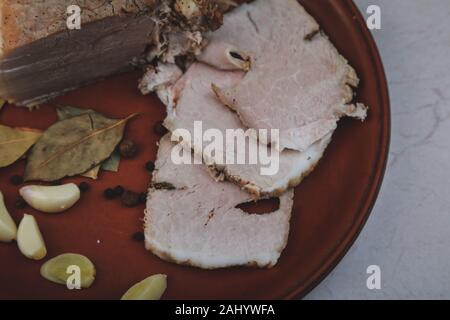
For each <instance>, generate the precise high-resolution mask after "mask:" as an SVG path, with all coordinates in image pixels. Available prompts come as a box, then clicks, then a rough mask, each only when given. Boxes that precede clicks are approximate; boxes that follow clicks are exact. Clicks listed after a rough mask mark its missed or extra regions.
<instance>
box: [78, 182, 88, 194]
mask: <svg viewBox="0 0 450 320" xmlns="http://www.w3.org/2000/svg"><path fill="white" fill-rule="evenodd" d="M78 188H80V191H81V192H86V191H88V190H89V183H87V182H81V183H80V184H79V185H78Z"/></svg>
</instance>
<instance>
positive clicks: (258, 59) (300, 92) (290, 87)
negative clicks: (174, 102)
mask: <svg viewBox="0 0 450 320" xmlns="http://www.w3.org/2000/svg"><path fill="white" fill-rule="evenodd" d="M319 30H320V26H319V25H318V24H317V22H316V21H315V20H314V19H313V18H312V17H311V16H310V15H309V14H308V13H307V12H306V11H305V10H304V9H303V7H302V6H301V5H300V4H299V3H298V2H297V1H296V0H256V1H253V2H251V3H249V4H243V5H241V6H240V7H238V8H237V9H235V10H233V11H231V12H230V13H228V14H226V15H225V18H224V24H223V25H222V27H221V28H219V29H218V30H217V31H215V32H210V33H209V34H208V35H207V36H206V37H207V39H208V40H209V45H208V48H207V50H205V51H204V52H203V53H202V54H201V55H199V56H198V59H199V60H200V61H203V62H205V63H208V64H210V65H214V66H216V67H217V68H220V69H223V68H226V67H227V63H226V61H227V57H228V56H229V50H228V49H227V48H239V50H240V51H241V52H244V53H247V54H248V55H249V56H250V58H251V68H250V70H249V72H248V73H246V74H245V76H244V77H243V79H242V80H241V81H239V82H237V83H235V84H233V85H226V84H225V85H223V84H222V85H221V84H216V88H215V91H216V94H217V95H218V97H219V98H220V100H221V101H222V102H223V103H224V104H225V105H227V106H229V107H230V108H232V109H233V110H235V111H236V112H237V113H238V114H239V116H240V119H241V120H242V122H243V123H244V125H245V126H247V127H249V128H256V129H279V130H280V143H279V146H277V147H278V148H279V149H280V150H282V149H284V148H289V149H294V150H299V151H305V150H307V148H308V147H309V146H310V145H312V144H313V143H315V142H316V141H318V140H320V139H321V138H323V137H324V136H326V135H327V134H329V133H330V132H332V131H333V130H334V129H335V128H336V123H337V121H338V120H339V118H340V117H342V116H351V117H356V118H359V119H361V120H363V119H364V118H365V116H366V107H365V106H364V105H362V104H354V103H352V99H353V92H352V87H355V88H356V87H357V86H358V82H359V80H358V77H357V75H356V72H355V70H354V69H353V68H352V67H351V66H350V65H349V64H348V63H347V61H346V59H345V58H344V57H342V56H341V55H340V54H339V52H338V51H337V49H336V48H335V47H334V46H333V44H332V43H331V42H330V41H329V40H328V38H327V37H326V36H325V35H324V33H323V32H322V31H319ZM262 142H263V143H269V142H270V140H265V141H264V140H262Z"/></svg>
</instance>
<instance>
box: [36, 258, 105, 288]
mask: <svg viewBox="0 0 450 320" xmlns="http://www.w3.org/2000/svg"><path fill="white" fill-rule="evenodd" d="M73 267H78V268H79V276H80V287H81V288H89V287H90V286H91V285H92V283H93V282H94V280H95V273H96V271H95V266H94V264H93V263H92V262H91V260H89V259H88V258H87V257H85V256H83V255H81V254H75V253H64V254H61V255H59V256H56V257H54V258H52V259H50V260H48V261H47V262H46V263H44V264H43V265H42V267H41V276H42V277H44V278H45V279H47V280H49V281H52V282H55V283H59V284H64V285H67V279H68V278H69V277H70V276H71V275H72V274H73V271H72V268H73ZM75 272H76V271H75Z"/></svg>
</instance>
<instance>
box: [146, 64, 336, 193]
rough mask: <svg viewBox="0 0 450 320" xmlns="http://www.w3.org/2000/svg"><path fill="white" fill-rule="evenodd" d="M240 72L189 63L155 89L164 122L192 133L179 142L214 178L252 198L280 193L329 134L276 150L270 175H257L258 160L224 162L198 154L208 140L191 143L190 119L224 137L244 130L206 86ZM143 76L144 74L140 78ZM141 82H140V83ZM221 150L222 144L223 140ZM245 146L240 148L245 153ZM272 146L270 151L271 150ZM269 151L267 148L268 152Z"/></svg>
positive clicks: (228, 81)
mask: <svg viewBox="0 0 450 320" xmlns="http://www.w3.org/2000/svg"><path fill="white" fill-rule="evenodd" d="M243 75H244V73H243V72H240V71H222V70H218V69H216V68H213V67H210V66H207V65H205V64H203V63H198V62H197V63H194V64H193V65H191V66H190V67H189V69H188V70H187V71H186V73H185V74H184V75H183V76H182V77H181V78H180V79H179V80H178V81H177V82H176V83H175V85H173V86H169V87H166V88H164V89H163V90H158V95H159V96H160V98H161V100H162V101H163V102H164V103H165V104H166V106H167V118H166V119H165V121H164V124H165V126H166V127H167V128H168V129H169V130H171V131H172V132H173V133H174V136H175V137H174V139H175V140H177V139H178V138H182V136H181V135H178V134H177V129H185V130H188V131H189V132H190V133H191V138H192V139H191V140H184V141H183V142H182V143H183V145H184V146H185V147H186V148H192V149H194V151H195V152H196V154H197V155H199V156H203V160H204V161H205V162H206V163H208V164H210V165H211V169H212V173H213V175H214V176H215V177H216V178H217V179H218V180H220V179H222V178H226V179H228V180H231V181H233V182H235V183H237V184H239V185H240V186H241V187H242V188H244V189H246V190H247V191H248V192H250V193H252V194H253V195H254V196H255V197H261V196H269V195H279V194H281V193H283V192H284V191H285V190H286V189H288V188H289V187H293V186H296V185H298V184H299V183H300V181H301V180H302V178H303V177H305V176H306V175H307V174H308V173H310V172H311V171H312V170H313V168H314V167H315V165H316V164H317V163H318V161H319V160H320V158H321V157H322V155H323V153H324V151H325V149H326V147H327V145H328V143H329V141H330V139H331V133H329V134H327V135H326V136H325V137H323V138H322V139H320V140H319V141H318V142H316V143H314V144H313V145H312V146H310V147H309V148H307V150H305V151H304V152H299V151H295V150H284V151H283V152H281V153H280V155H279V170H278V172H277V173H275V174H273V175H262V174H261V168H262V167H266V165H264V164H263V163H261V162H258V163H257V164H248V163H246V164H223V163H217V162H216V161H215V159H214V158H211V157H209V156H208V154H206V153H203V147H204V146H206V145H207V144H208V143H207V142H204V143H203V144H200V145H199V144H196V143H194V141H193V139H194V122H195V121H202V129H203V131H206V130H208V129H217V130H219V131H220V132H221V133H222V135H223V137H225V136H226V130H227V129H241V130H245V128H244V127H243V126H242V123H241V122H240V120H239V117H238V116H237V115H236V114H235V113H233V112H231V111H230V110H229V109H228V108H226V107H224V106H223V105H222V104H221V103H220V101H219V100H218V99H217V97H216V96H215V94H214V92H213V91H212V89H211V84H212V83H216V84H218V85H221V86H231V85H234V84H236V83H237V82H239V81H240V80H241V79H242V77H243ZM145 79H146V77H144V78H143V81H144V82H145ZM144 86H145V83H141V87H144ZM248 143H256V144H258V147H259V148H265V149H267V148H268V147H267V146H266V145H264V144H261V143H258V142H255V140H254V139H249V140H248ZM224 149H225V145H224ZM248 150H249V149H246V150H245V152H248ZM272 151H274V150H272ZM268 152H270V151H268Z"/></svg>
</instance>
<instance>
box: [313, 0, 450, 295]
mask: <svg viewBox="0 0 450 320" xmlns="http://www.w3.org/2000/svg"><path fill="white" fill-rule="evenodd" d="M355 2H356V4H357V5H358V7H359V8H360V10H361V12H362V13H363V14H364V15H365V16H367V14H366V13H365V12H366V8H367V7H368V6H369V5H372V4H375V5H378V6H379V7H380V8H381V30H374V31H373V32H372V33H373V35H374V37H375V40H376V42H377V44H378V48H379V50H380V53H381V56H382V59H383V63H384V67H385V70H386V74H387V78H388V83H389V90H390V98H391V111H392V136H391V149H390V155H389V163H388V167H387V170H386V175H385V178H384V182H383V186H382V188H381V191H380V195H379V198H378V200H377V203H376V205H375V208H374V210H373V211H372V214H371V217H370V218H369V220H368V222H367V224H366V226H365V228H364V229H363V231H362V232H361V234H360V236H359V238H358V239H357V241H356V242H355V244H354V245H353V247H352V248H351V249H350V251H349V252H348V253H347V255H346V256H345V257H344V258H343V260H342V261H341V262H340V264H339V265H338V266H337V267H336V268H335V269H334V270H333V272H332V273H331V274H330V275H329V276H328V277H327V278H326V279H325V280H324V281H323V282H322V283H321V284H320V285H319V286H318V287H317V288H315V289H314V290H313V291H312V292H311V293H310V294H309V295H308V296H307V297H306V299H416V298H418V299H441V298H447V299H449V298H450V31H449V29H450V28H449V27H450V1H447V0H430V1H423V0H356V1H355ZM370 265H377V266H379V267H380V271H381V289H379V290H377V289H374V290H369V289H368V288H367V286H366V280H367V278H368V277H369V274H367V272H366V271H367V267H368V266H370Z"/></svg>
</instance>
